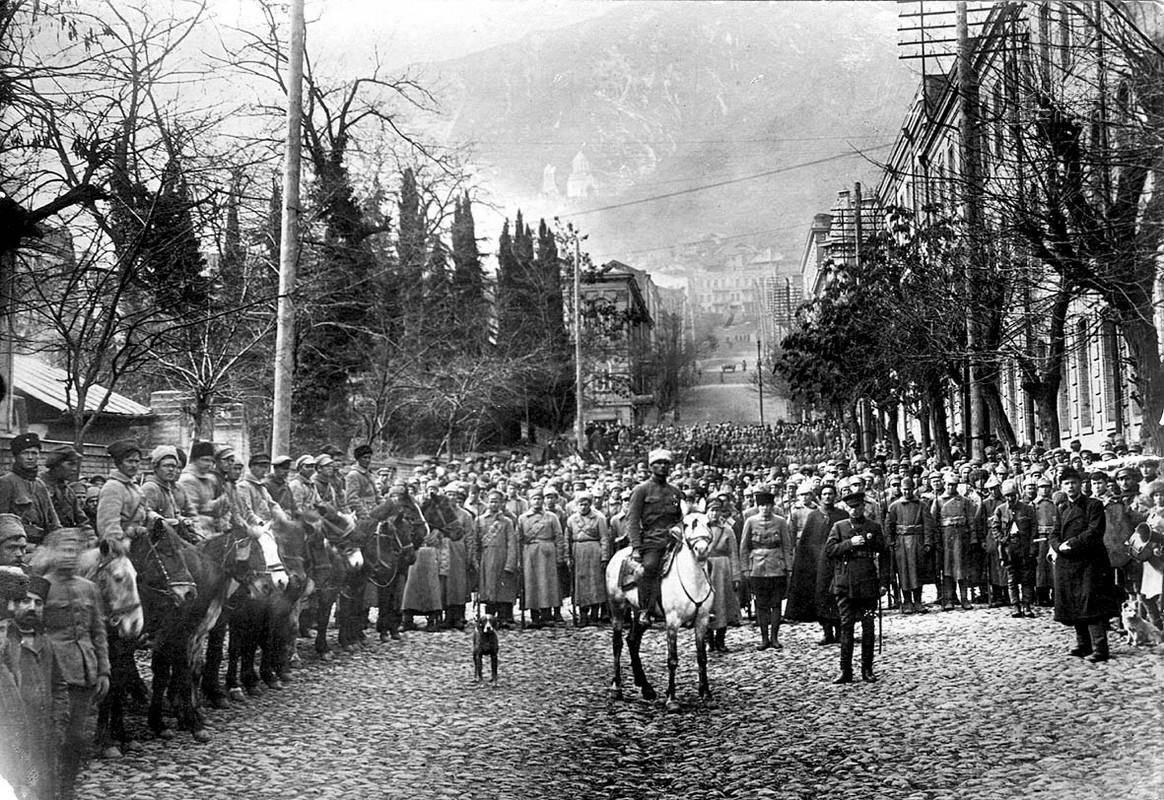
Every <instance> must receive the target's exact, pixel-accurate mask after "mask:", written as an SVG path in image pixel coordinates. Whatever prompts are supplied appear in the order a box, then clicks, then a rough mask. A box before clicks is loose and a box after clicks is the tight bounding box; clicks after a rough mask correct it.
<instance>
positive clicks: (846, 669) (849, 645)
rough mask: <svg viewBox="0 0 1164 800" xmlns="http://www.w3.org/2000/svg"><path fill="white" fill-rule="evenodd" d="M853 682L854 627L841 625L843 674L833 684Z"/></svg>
mask: <svg viewBox="0 0 1164 800" xmlns="http://www.w3.org/2000/svg"><path fill="white" fill-rule="evenodd" d="M852 682H853V626H852V625H841V674H840V675H838V676H837V678H836V679H835V680H834V681H833V683H852Z"/></svg>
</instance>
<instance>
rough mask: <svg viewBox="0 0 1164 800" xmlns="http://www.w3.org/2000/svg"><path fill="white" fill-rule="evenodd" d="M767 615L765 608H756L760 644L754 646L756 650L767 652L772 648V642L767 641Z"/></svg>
mask: <svg viewBox="0 0 1164 800" xmlns="http://www.w3.org/2000/svg"><path fill="white" fill-rule="evenodd" d="M769 613H770V612H769V611H768V609H766V608H759V607H757V608H756V624H757V625H759V627H760V643H759V644H758V645H756V649H757V650H767V649H768V648H770V647H771V646H772V642H771V641H770V640H769V639H768V615H769Z"/></svg>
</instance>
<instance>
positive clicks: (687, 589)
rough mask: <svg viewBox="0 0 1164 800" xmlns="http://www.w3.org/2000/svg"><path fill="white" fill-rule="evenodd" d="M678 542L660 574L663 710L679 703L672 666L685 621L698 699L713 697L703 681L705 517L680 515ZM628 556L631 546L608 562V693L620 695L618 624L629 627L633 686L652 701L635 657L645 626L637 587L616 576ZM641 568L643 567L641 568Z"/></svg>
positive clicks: (707, 606)
mask: <svg viewBox="0 0 1164 800" xmlns="http://www.w3.org/2000/svg"><path fill="white" fill-rule="evenodd" d="M674 532H675V533H676V534H679V538H680V545H679V549H678V551H677V552H676V553H675V555H674V557H673V558H672V559H671V565H670V567H669V568H668V570H667V572H666V573H665V574H664V575H663V576H662V585H661V588H660V592H659V596H660V599H661V601H662V606H663V613H664V616H665V618H666V629H667V671H668V680H667V710H668V711H677V710H678V709H679V702H678V701H677V700H676V699H675V670H676V668H677V667H678V666H679V654H678V647H679V646H678V636H679V628H680V627H682V626H683V625H684V624H686V623H689V622H690V623H694V628H695V657H696V663H697V664H698V665H699V697H700V699H701V700H709V699H711V688H710V687H709V686H708V684H707V644H706V636H707V623H708V617H709V616H710V614H711V605H712V597H713V595H714V589H713V588H712V586H711V581H710V580H709V578H708V575H707V557H708V554H709V552H710V548H711V530H710V529H709V528H708V525H707V515H706V514H699V513H691V514H688V515H687V516H685V517H684V518H683V528H682V531H679V530H678V529H674ZM630 557H631V548H629V547H624V548H623V549H622V550H619V551H618V552H617V553H615V554H614V556H613V557H612V558H611V559H610V563H608V564H607V565H606V592H607V597H608V602H609V603H610V619H611V628H612V633H613V637H614V640H613V647H614V680H613V682H612V683H611V687H610V690H611V693H612V694H613V695H614V696H615V697H616V698H618V699H622V636H623V635H622V628H623V625H625V624H629V625H630V632H629V633H628V634H627V637H626V642H627V646H628V647H629V648H630V656H631V671H632V672H633V673H634V678H635V685H636V686H638V687H640V689H641V690H642V694H643V697H644V698H645V699H647V700H654V699H655V698H656V696H657V695H656V693H655V690H654V688H653V687H652V686H651V684H650V682H649V681H648V680H647V676H646V674H645V673H644V672H643V665H642V661H641V660H640V658H639V645H640V643H641V641H642V638H643V630H644V625H643V622H642V618H641V615H642V614H643V609H642V608H640V606H639V590H638V588H637V587H633V588H630V589H627V590H625V591H624V590H623V589H622V587H621V585H620V584H621V580H620V577H621V575H622V571H623V563H624V562H626V561H627V559H629V558H630ZM640 571H641V567H640Z"/></svg>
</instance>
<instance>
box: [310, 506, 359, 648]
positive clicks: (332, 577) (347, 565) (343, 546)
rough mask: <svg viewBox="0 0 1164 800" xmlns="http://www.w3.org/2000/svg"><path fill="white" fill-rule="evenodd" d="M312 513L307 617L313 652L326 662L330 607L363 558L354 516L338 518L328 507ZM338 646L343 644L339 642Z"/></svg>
mask: <svg viewBox="0 0 1164 800" xmlns="http://www.w3.org/2000/svg"><path fill="white" fill-rule="evenodd" d="M315 511H316V512H318V514H319V521H318V523H317V524H316V525H315V526H314V527H313V530H312V532H311V533H310V535H309V536H308V540H307V550H308V556H309V566H308V570H309V574H310V576H311V580H312V582H313V583H314V584H315V592H314V601H315V602H314V603H313V606H314V608H313V611H314V613H313V614H309V615H308V616H311V617H313V618H314V619H313V621H314V623H315V652H316V653H317V654H319V657H320V658H322V659H324V660H325V661H327V660H331V658H332V654H331V650H330V648H329V647H328V644H327V625H328V622H329V621H330V620H331V610H332V607H333V606H334V605H335V602H336V598H337V597H338V596H339V593H340V589H341V588H343V586H344V583H345V581H346V580H347V576H348V573H349V572H352V571H357V570H360V569H361V568H362V567H363V566H364V554H363V551H362V549H361V547H360V543H359V542H358V539H357V537H358V531H357V529H356V520H355V516H354V515H344V514H340V513H339V512H338V511H336V510H335V509H334V508H332V507H331V506H329V505H320V506H317V507H316V509H315ZM301 627H302V626H301ZM340 644H341V646H342V645H343V644H344V642H343V641H342V640H341V642H340Z"/></svg>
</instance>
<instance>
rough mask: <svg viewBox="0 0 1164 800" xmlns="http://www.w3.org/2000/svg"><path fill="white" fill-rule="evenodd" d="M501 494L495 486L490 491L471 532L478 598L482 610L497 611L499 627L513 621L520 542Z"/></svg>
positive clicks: (504, 626) (510, 624) (493, 612)
mask: <svg viewBox="0 0 1164 800" xmlns="http://www.w3.org/2000/svg"><path fill="white" fill-rule="evenodd" d="M504 499H505V498H504V496H503V495H502V493H501V492H499V491H497V490H496V489H495V490H493V491H491V492H490V493H489V500H488V505H487V506H486V508H485V511H484V513H482V514H481V516H479V517H477V524H476V526H475V529H474V535H475V536H476V538H477V545H476V547H475V548H474V549H475V552H476V553H477V581H478V598H479V599H480V601H481V602H482V603H484V604H485V612H486V613H488V614H496V615H497V619H498V624H499V625H500V626H501V627H502V628H508V627H510V626H512V625H513V603H514V601H515V600H517V581H518V566H519V565H520V563H521V561H520V557H521V546H520V544H519V542H518V539H517V529H516V528H515V527H514V525H513V521H512V520H510V518H509V515H508V514H506V513H505V510H504V509H503V508H502V504H503V502H504Z"/></svg>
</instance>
